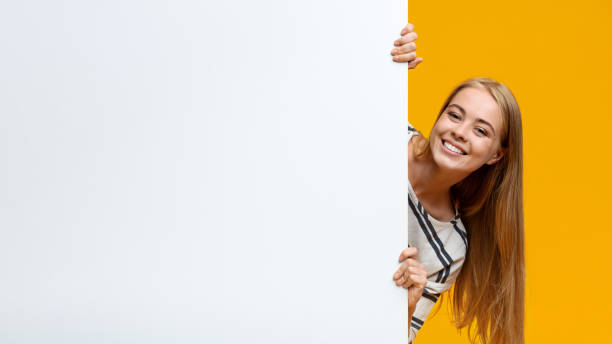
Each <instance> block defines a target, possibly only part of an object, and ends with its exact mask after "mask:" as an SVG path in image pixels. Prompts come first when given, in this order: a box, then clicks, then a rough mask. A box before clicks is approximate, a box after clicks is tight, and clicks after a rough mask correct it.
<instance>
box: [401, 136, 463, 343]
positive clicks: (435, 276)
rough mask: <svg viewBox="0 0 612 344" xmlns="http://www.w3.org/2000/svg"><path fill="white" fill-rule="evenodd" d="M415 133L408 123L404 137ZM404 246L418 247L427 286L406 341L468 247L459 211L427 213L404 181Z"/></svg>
mask: <svg viewBox="0 0 612 344" xmlns="http://www.w3.org/2000/svg"><path fill="white" fill-rule="evenodd" d="M413 135H419V133H418V131H416V129H414V128H413V127H412V126H411V125H409V126H408V140H410V139H411V138H412V136H413ZM408 182H409V183H408V206H409V209H408V246H414V247H416V248H417V249H418V260H419V261H420V262H421V263H422V264H423V265H425V269H426V270H427V287H426V288H425V290H424V292H423V295H422V297H421V299H420V300H419V301H418V303H417V306H416V310H415V312H414V314H413V316H412V320H411V322H410V332H409V342H410V343H412V341H413V340H414V338H415V337H416V334H417V331H418V330H419V329H421V327H422V326H423V325H424V323H425V320H426V319H427V316H428V315H429V313H430V311H431V309H432V308H433V306H434V305H435V303H436V302H437V301H438V298H439V297H440V294H442V293H443V292H445V291H447V290H448V289H450V287H451V286H452V284H453V282H454V280H455V278H456V277H457V275H458V274H459V271H460V270H461V266H462V265H463V261H464V258H465V253H466V251H467V246H468V235H467V231H466V230H465V227H464V226H463V223H462V222H461V217H460V216H459V213H458V212H457V211H455V217H454V218H453V219H451V220H450V221H440V220H437V219H435V218H434V217H432V216H431V215H429V213H428V212H427V210H425V208H424V207H423V205H422V204H421V203H420V202H419V200H418V198H417V197H416V194H415V193H414V190H413V189H412V186H411V184H410V181H408Z"/></svg>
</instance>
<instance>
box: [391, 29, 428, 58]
mask: <svg viewBox="0 0 612 344" xmlns="http://www.w3.org/2000/svg"><path fill="white" fill-rule="evenodd" d="M401 34H402V37H400V38H398V39H396V40H395V42H393V45H394V46H395V47H394V48H393V49H392V50H391V55H393V61H395V62H408V69H414V68H415V67H416V66H417V65H418V64H419V63H421V62H423V58H422V57H417V55H416V43H415V42H414V41H415V40H416V39H417V37H418V36H417V34H416V32H414V25H412V24H410V23H408V25H406V26H405V27H404V28H403V29H402V32H401Z"/></svg>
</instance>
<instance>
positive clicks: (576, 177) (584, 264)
mask: <svg viewBox="0 0 612 344" xmlns="http://www.w3.org/2000/svg"><path fill="white" fill-rule="evenodd" d="M409 22H410V23H413V24H414V25H415V32H417V34H418V35H419V38H418V39H417V41H416V43H417V53H418V55H419V56H423V58H424V62H423V63H421V64H420V65H419V66H418V67H417V68H416V69H415V70H410V71H409V118H410V122H411V123H412V124H413V125H414V126H415V127H416V128H417V129H419V130H421V131H422V132H424V133H429V131H430V129H431V126H432V125H433V122H434V119H435V116H436V114H437V112H438V111H439V108H440V106H441V105H442V103H443V101H444V99H445V98H446V96H447V95H448V94H449V92H450V91H451V89H452V88H453V87H454V86H455V85H456V84H458V83H459V82H461V81H463V80H465V79H467V78H470V77H474V76H487V77H490V78H493V79H496V80H499V81H502V82H504V83H505V84H506V85H508V87H509V88H510V89H511V90H512V91H513V93H514V95H515V96H516V98H517V100H518V103H519V106H520V108H521V112H522V116H523V134H524V137H523V140H524V141H523V142H524V166H525V169H524V176H525V180H524V181H525V183H524V195H525V200H524V207H525V224H526V228H525V232H526V262H527V265H526V267H527V285H526V322H525V331H526V332H525V333H526V342H527V343H603V342H610V339H609V337H610V336H611V335H610V332H611V331H612V324H611V323H610V320H611V319H612V316H611V315H610V313H611V312H612V300H611V299H610V297H609V293H608V291H609V290H610V283H611V282H612V278H611V276H610V274H611V272H612V267H611V266H610V260H611V258H612V225H611V223H612V183H611V182H610V178H611V175H612V174H611V173H610V160H611V159H612V104H611V100H612V87H611V86H610V85H611V83H612V69H611V67H610V64H611V63H612V1H603V0H601V1H594V0H583V1H577V2H575V1H572V2H569V1H567V2H563V1H524V0H520V1H444V2H439V1H424V0H420V1H419V0H411V1H409ZM400 29H401V28H400ZM398 31H399V30H398ZM390 48H392V42H390ZM447 306H448V305H447V304H442V308H441V309H440V311H439V312H438V313H437V314H436V315H435V316H434V317H433V318H432V317H430V318H428V319H427V321H426V322H425V325H424V327H423V328H422V329H421V330H420V331H419V334H418V336H417V339H416V341H415V343H416V344H423V343H468V340H467V334H466V331H463V332H462V333H461V335H459V334H458V332H457V330H456V329H455V327H454V326H453V325H452V324H451V323H450V318H449V317H448V312H447Z"/></svg>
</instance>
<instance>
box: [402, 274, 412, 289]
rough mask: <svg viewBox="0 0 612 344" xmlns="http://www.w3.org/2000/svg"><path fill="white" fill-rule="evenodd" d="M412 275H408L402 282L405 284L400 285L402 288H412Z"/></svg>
mask: <svg viewBox="0 0 612 344" xmlns="http://www.w3.org/2000/svg"><path fill="white" fill-rule="evenodd" d="M413 276H414V275H409V276H408V277H407V278H406V277H405V278H404V280H405V282H404V283H402V287H404V288H406V289H408V288H410V287H412V286H413V285H415V279H414V277H413Z"/></svg>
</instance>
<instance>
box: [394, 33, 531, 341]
mask: <svg viewBox="0 0 612 344" xmlns="http://www.w3.org/2000/svg"><path fill="white" fill-rule="evenodd" d="M413 30H414V27H413V25H411V24H408V25H407V26H406V27H405V28H404V29H403V30H402V37H401V38H400V39H398V40H396V41H395V48H394V49H393V50H392V51H391V54H392V55H393V59H394V61H397V62H408V66H409V69H413V68H415V67H416V65H418V64H419V63H420V62H422V61H423V59H422V58H419V57H417V56H416V52H415V50H416V45H415V44H414V40H415V39H416V38H417V36H416V33H414V32H413ZM408 138H409V140H408V182H409V183H408V185H409V189H408V201H409V209H408V213H409V221H408V226H409V228H408V238H409V239H408V241H409V247H408V248H407V249H405V250H404V251H402V253H401V255H400V258H399V260H400V262H402V265H401V266H400V268H399V269H398V270H397V271H396V272H395V274H394V275H393V279H394V280H395V282H396V284H397V285H398V286H401V287H404V288H406V289H407V290H408V312H409V323H408V324H409V328H410V334H409V338H410V342H412V340H413V339H414V338H415V336H416V334H417V331H418V330H419V329H420V328H421V326H422V325H423V323H424V321H425V319H426V317H427V315H428V314H429V312H430V311H431V309H432V308H433V306H434V304H435V303H436V302H437V300H438V298H439V297H440V295H441V294H442V293H444V292H446V291H448V290H450V289H451V286H453V284H454V289H453V291H452V292H451V293H452V299H451V305H452V308H453V310H452V313H453V318H454V321H455V325H456V326H457V327H458V328H459V329H461V328H464V327H468V336H469V338H470V340H471V341H472V342H475V341H476V339H479V340H480V341H481V342H482V343H485V344H488V343H493V344H498V343H499V344H502V343H503V344H514V343H520V344H523V343H524V334H523V319H524V314H523V313H524V311H523V308H524V284H525V281H524V280H525V277H524V275H525V273H524V269H525V267H524V265H525V263H524V233H523V227H524V225H523V157H522V126H521V113H520V110H519V107H518V104H517V102H516V99H515V98H514V96H513V94H512V92H511V91H510V90H509V89H508V88H507V87H506V86H505V85H504V84H502V83H499V82H496V81H493V80H491V79H488V78H474V79H470V80H467V81H464V82H462V83H460V84H459V85H458V86H456V87H455V89H454V90H453V91H452V92H451V93H450V95H449V96H448V98H447V99H446V101H445V102H444V104H443V105H442V108H441V110H440V112H439V113H438V117H437V119H436V122H435V124H434V126H433V128H432V130H431V133H430V136H429V139H426V138H424V137H423V136H422V135H421V134H420V133H419V132H418V131H416V130H415V129H414V128H412V127H409V134H408ZM473 323H475V325H476V326H475V327H474V330H475V333H472V332H471V330H472V329H471V325H472V324H473Z"/></svg>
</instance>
